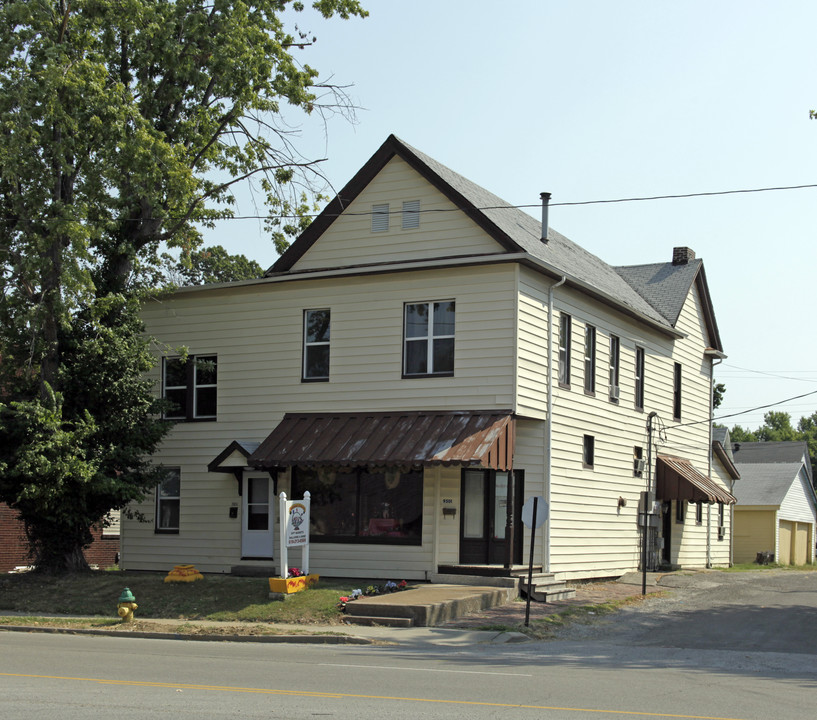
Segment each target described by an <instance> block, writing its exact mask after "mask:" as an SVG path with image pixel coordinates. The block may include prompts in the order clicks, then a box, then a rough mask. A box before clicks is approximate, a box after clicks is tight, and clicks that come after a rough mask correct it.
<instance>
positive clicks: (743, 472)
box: [735, 462, 802, 505]
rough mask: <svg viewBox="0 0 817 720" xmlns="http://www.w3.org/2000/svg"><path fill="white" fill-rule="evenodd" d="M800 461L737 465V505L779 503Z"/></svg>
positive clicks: (790, 484)
mask: <svg viewBox="0 0 817 720" xmlns="http://www.w3.org/2000/svg"><path fill="white" fill-rule="evenodd" d="M801 467H802V463H782V462H781V463H750V464H744V465H741V466H739V469H740V482H738V483H735V496H736V497H737V499H738V505H781V504H782V503H783V500H784V498H785V497H786V493H788V491H789V489H790V488H791V486H792V483H793V482H795V481H796V480H797V474H798V472H800V468H801Z"/></svg>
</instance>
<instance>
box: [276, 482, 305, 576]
mask: <svg viewBox="0 0 817 720" xmlns="http://www.w3.org/2000/svg"><path fill="white" fill-rule="evenodd" d="M279 503H280V504H279V518H280V526H281V577H283V578H286V577H287V574H288V572H289V558H288V549H289V548H291V547H299V548H301V571H302V572H303V573H304V574H305V575H306V574H308V573H309V491H308V490H307V491H306V492H305V493H304V497H303V500H287V496H286V493H283V492H282V493H281V494H280V495H279Z"/></svg>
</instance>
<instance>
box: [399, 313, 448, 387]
mask: <svg viewBox="0 0 817 720" xmlns="http://www.w3.org/2000/svg"><path fill="white" fill-rule="evenodd" d="M447 304H450V305H451V308H452V312H453V315H454V332H453V333H451V334H446V333H440V334H437V333H436V332H435V327H434V311H435V308H436V306H438V305H447ZM420 305H425V306H426V308H427V311H426V312H427V314H428V326H427V332H426V335H425V336H412V337H411V338H410V337H408V326H409V323H408V312H409V308H410V307H413V306H420ZM456 332H457V301H456V300H453V299H449V300H421V301H418V302H405V303H403V371H402V378H403V379H404V380H413V379H415V378H431V377H454V370H455V368H456V358H457V343H456ZM447 340H450V341H451V342H452V353H451V354H452V357H451V369H450V370H440V371H437V370H435V367H434V349H435V347H434V343H435V342H441V341H447ZM420 342H425V343H427V344H426V370H427V372H408V364H409V345H410V344H411V343H420ZM429 365H430V368H431V369H430V371H429Z"/></svg>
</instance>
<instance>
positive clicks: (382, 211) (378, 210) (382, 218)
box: [372, 203, 389, 232]
mask: <svg viewBox="0 0 817 720" xmlns="http://www.w3.org/2000/svg"><path fill="white" fill-rule="evenodd" d="M388 229H389V204H388V203H382V204H380V205H372V232H386V231H387V230H388Z"/></svg>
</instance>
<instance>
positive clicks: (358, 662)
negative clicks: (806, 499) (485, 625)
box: [0, 573, 817, 720]
mask: <svg viewBox="0 0 817 720" xmlns="http://www.w3.org/2000/svg"><path fill="white" fill-rule="evenodd" d="M673 577H674V578H678V576H677V575H676V576H673ZM691 577H692V579H691V580H686V579H683V578H681V579H673V580H672V582H673V583H676V584H686V585H687V587H684V588H679V589H678V590H677V591H676V592H674V593H673V594H672V595H671V596H670V597H668V598H666V599H654V598H651V599H649V600H648V601H646V602H645V603H643V604H639V605H638V606H636V607H635V608H633V609H629V610H627V611H624V612H622V613H620V614H617V615H615V616H612V617H611V619H609V620H608V619H605V620H604V621H603V622H601V623H598V624H594V625H591V626H584V627H574V628H573V629H572V630H571V631H570V632H569V633H567V634H565V636H564V637H562V638H559V639H557V640H555V641H551V642H543V643H524V644H519V645H476V646H468V647H456V648H452V647H433V646H429V645H427V644H426V645H423V646H411V645H396V646H390V647H372V646H365V647H358V646H315V645H303V644H294V645H269V644H245V643H229V642H225V643H199V642H185V641H170V640H141V639H132V638H119V637H116V638H111V637H88V636H70V635H60V636H54V635H44V634H21V633H5V632H0V717H2V718H4V719H5V718H11V719H14V720H18V719H19V720H28V719H29V718H38V720H39V719H41V718H43V717H49V718H50V717H59V718H66V719H68V720H72V719H74V718H87V717H91V716H105V717H115V718H123V719H130V718H145V717H155V716H159V717H166V716H174V717H175V718H177V719H178V720H185V719H186V718H196V720H201V719H202V718H215V717H218V718H261V717H263V718H274V717H288V718H306V717H315V716H330V717H337V718H344V719H345V718H374V717H377V718H381V717H388V718H397V719H402V718H407V719H408V718H412V719H414V720H416V719H417V718H434V719H436V718H450V717H469V718H477V719H479V720H481V719H482V718H495V717H499V716H504V717H513V718H537V719H542V718H545V719H547V720H551V719H553V720H573V719H575V718H588V717H594V718H628V717H632V718H644V717H652V718H661V717H675V718H677V717H686V718H690V717H696V718H718V719H720V718H732V719H734V720H767V719H768V718H774V720H789V719H791V720H794V719H795V718H797V719H798V720H799V719H800V718H807V717H813V716H814V698H815V697H817V693H816V692H815V691H817V663H815V657H814V655H815V654H816V653H817V643H814V642H813V635H814V632H815V623H814V622H813V621H814V619H815V616H814V613H815V611H816V608H815V600H817V597H816V595H817V592H816V591H817V586H815V582H817V574H814V575H813V579H812V575H811V574H808V576H806V574H801V573H791V574H789V573H783V574H780V576H779V577H778V575H777V574H776V573H772V574H767V573H763V575H762V576H761V577H760V578H755V577H752V576H745V575H744V576H742V575H732V574H728V575H724V574H721V573H718V574H712V575H711V576H710V575H709V574H702V575H696V576H691ZM751 599H754V600H755V601H756V603H757V604H756V605H750V604H748V603H749V601H750V600H751ZM798 627H799V635H798V634H797V633H796V632H795V631H796V629H797V628H798ZM795 635H796V636H797V638H796V642H795V643H793V644H792V643H789V642H788V640H786V638H789V639H791V638H792V637H794V636H795Z"/></svg>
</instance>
